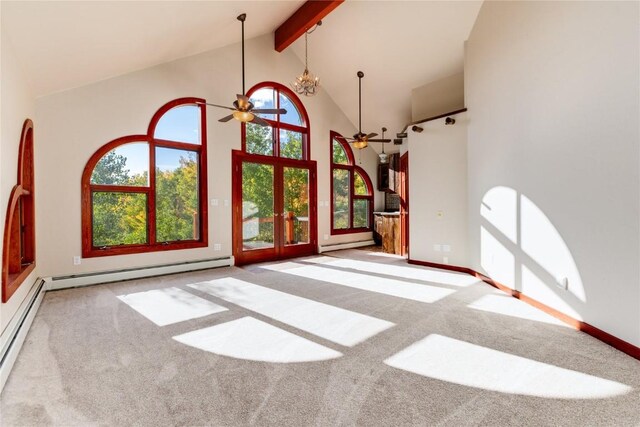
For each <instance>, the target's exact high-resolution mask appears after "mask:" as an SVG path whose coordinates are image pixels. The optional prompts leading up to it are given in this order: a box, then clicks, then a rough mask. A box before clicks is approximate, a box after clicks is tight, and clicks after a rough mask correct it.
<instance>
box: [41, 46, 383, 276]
mask: <svg viewBox="0 0 640 427" xmlns="http://www.w3.org/2000/svg"><path fill="white" fill-rule="evenodd" d="M246 58H247V61H246V62H247V89H249V87H251V86H253V85H254V84H255V83H258V82H261V81H265V80H270V81H276V82H280V83H283V84H285V85H288V83H289V82H290V81H291V80H293V78H294V77H295V76H296V75H298V74H299V73H300V72H301V71H302V70H303V69H304V66H303V64H302V63H301V62H300V61H299V59H298V58H297V57H296V56H295V55H294V54H293V53H292V52H290V51H285V52H284V53H277V52H275V51H274V50H273V41H272V36H271V35H268V36H263V37H260V38H256V39H252V40H249V41H247V44H246ZM240 91H241V69H240V46H239V44H236V45H233V46H228V47H225V48H221V49H217V50H214V51H210V52H206V53H203V54H199V55H196V56H192V57H188V58H184V59H180V60H177V61H174V62H171V63H167V64H162V65H159V66H156V67H153V68H149V69H146V70H142V71H139V72H134V73H130V74H127V75H124V76H120V77H116V78H113V79H109V80H105V81H102V82H98V83H95V84H92V85H88V86H84V87H80V88H77V89H72V90H69V91H65V92H61V93H58V94H54V95H50V96H46V97H43V98H40V99H38V100H37V103H36V111H37V114H38V124H37V126H38V135H39V138H40V140H39V142H40V145H39V147H38V149H37V150H36V161H37V163H38V165H39V168H38V173H37V175H36V183H37V185H38V191H39V197H38V200H37V205H36V206H37V212H36V214H37V217H38V218H39V219H40V221H39V230H38V242H37V249H38V260H39V263H40V262H41V264H40V266H41V272H42V275H47V276H48V275H51V276H57V275H66V274H77V273H82V272H94V271H103V270H110V269H117V268H126V267H136V266H146V265H153V264H162V263H167V262H177V261H183V260H195V259H203V258H209V257H219V256H226V255H231V207H230V206H229V207H225V206H224V204H223V203H220V205H219V206H218V207H214V206H209V244H210V246H209V247H208V248H201V249H189V250H180V251H168V252H160V253H147V254H136V255H123V256H111V257H102V258H90V259H83V260H82V264H81V265H79V266H74V265H72V259H73V256H74V255H80V253H81V229H80V217H81V209H80V178H81V174H82V170H83V168H84V166H85V164H86V161H87V160H88V159H89V157H90V156H91V155H92V154H93V153H94V152H95V151H96V149H98V148H99V147H100V146H102V145H103V144H105V143H107V142H109V141H111V140H112V139H114V138H117V137H120V136H124V135H129V134H141V133H142V134H144V133H145V132H146V129H147V126H148V124H149V120H150V119H151V116H152V115H153V113H154V112H155V111H156V110H157V109H158V108H159V107H160V106H162V105H163V104H164V103H166V102H167V101H170V100H172V99H174V98H178V97H183V96H198V97H202V98H205V99H207V100H208V101H210V102H213V103H217V104H230V103H231V102H232V101H233V100H234V99H235V94H236V93H239V92H240ZM302 102H303V104H304V105H305V107H306V109H307V112H308V113H309V117H310V122H311V158H312V159H313V160H316V161H317V162H318V200H320V201H329V200H330V194H329V192H330V187H329V180H330V171H329V156H330V154H329V146H330V145H329V132H330V130H335V131H338V132H341V133H344V134H346V135H351V134H353V133H354V132H355V128H354V126H353V125H352V124H351V123H350V122H349V120H348V119H347V118H346V116H345V115H344V114H343V113H342V111H341V110H340V109H339V108H338V107H337V106H336V104H335V103H334V102H333V101H332V100H331V98H330V97H329V96H328V95H327V94H326V92H324V91H320V93H319V94H318V95H316V96H315V97H312V98H303V99H302ZM223 115H226V113H225V112H224V110H220V109H215V108H209V109H208V110H207V128H208V154H209V159H208V162H209V163H208V173H209V186H208V187H209V198H210V199H211V198H217V199H220V200H231V150H232V149H240V147H241V142H240V125H239V124H238V123H237V122H235V121H232V122H229V123H219V122H218V121H217V120H218V119H219V118H220V117H222V116H223ZM376 161H377V156H376V155H375V153H374V152H373V150H371V149H366V150H363V153H362V165H361V166H363V167H364V169H365V170H366V171H367V172H368V173H369V175H370V177H371V179H372V180H373V181H374V185H375V180H376ZM377 203H380V202H379V200H377ZM329 211H330V207H329V206H323V207H319V208H318V213H319V215H318V223H319V224H318V238H319V242H318V243H319V244H327V243H337V242H342V241H353V240H362V239H364V238H367V237H370V236H371V233H361V234H360V235H343V236H335V237H331V236H330V237H329V240H326V241H325V240H323V237H324V234H329V235H330V228H329V227H330V219H329V218H330V212H329ZM214 243H221V244H222V251H220V252H214V251H213V244H214Z"/></svg>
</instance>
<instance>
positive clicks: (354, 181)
mask: <svg viewBox="0 0 640 427" xmlns="http://www.w3.org/2000/svg"><path fill="white" fill-rule="evenodd" d="M331 195H332V196H331V234H346V233H360V232H364V231H370V230H371V222H372V217H373V185H372V184H371V179H370V178H369V175H367V173H366V172H365V171H364V169H362V168H361V167H359V166H357V165H356V164H355V160H354V157H353V151H351V147H350V146H349V144H348V143H347V141H346V140H345V139H344V138H343V137H342V135H340V134H339V133H337V132H333V131H332V132H331Z"/></svg>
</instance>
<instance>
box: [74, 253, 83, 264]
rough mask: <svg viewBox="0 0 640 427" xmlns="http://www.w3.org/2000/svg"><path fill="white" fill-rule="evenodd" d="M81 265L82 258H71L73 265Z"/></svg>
mask: <svg viewBox="0 0 640 427" xmlns="http://www.w3.org/2000/svg"><path fill="white" fill-rule="evenodd" d="M81 263H82V258H80V257H79V256H77V255H76V256H74V257H73V265H80V264H81Z"/></svg>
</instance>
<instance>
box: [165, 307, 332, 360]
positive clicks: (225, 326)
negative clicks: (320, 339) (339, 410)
mask: <svg viewBox="0 0 640 427" xmlns="http://www.w3.org/2000/svg"><path fill="white" fill-rule="evenodd" d="M173 339H174V340H176V341H178V342H181V343H182V344H186V345H188V346H191V347H195V348H198V349H200V350H204V351H208V352H210V353H214V354H218V355H221V356H228V357H233V358H236V359H244V360H254V361H259V362H271V363H295V362H314V361H320V360H329V359H335V358H338V357H341V356H342V353H340V352H338V351H335V350H332V349H330V348H327V347H325V346H322V345H320V344H317V343H314V342H312V341H309V340H307V339H305V338H302V337H299V336H297V335H295V334H292V333H290V332H287V331H285V330H282V329H280V328H277V327H275V326H273V325H270V324H268V323H265V322H262V321H260V320H258V319H254V318H253V317H243V318H241V319H237V320H232V321H230V322H226V323H222V324H219V325H215V326H211V327H208V328H204V329H199V330H197V331H193V332H188V333H186V334H182V335H178V336H175V337H173Z"/></svg>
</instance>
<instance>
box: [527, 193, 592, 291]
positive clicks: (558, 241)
mask: <svg viewBox="0 0 640 427" xmlns="http://www.w3.org/2000/svg"><path fill="white" fill-rule="evenodd" d="M520 218H521V226H520V227H521V232H520V235H521V241H522V243H521V244H520V247H521V248H522V250H523V252H524V253H525V254H527V255H528V256H530V257H531V258H532V259H533V260H534V261H535V262H536V263H538V265H540V267H542V268H544V269H545V270H546V271H547V272H548V273H549V274H550V275H551V276H553V278H554V279H555V280H556V282H561V281H562V278H564V277H566V278H568V280H569V289H568V290H569V292H570V293H571V294H573V295H575V296H576V297H577V298H578V299H579V300H580V301H583V302H584V301H586V296H585V292H584V287H583V285H582V278H581V277H580V273H579V272H578V267H577V266H576V263H575V261H574V260H573V257H572V256H571V252H570V251H569V248H568V247H567V245H566V244H565V242H564V240H563V239H562V237H561V236H560V233H558V230H556V228H555V227H554V226H553V224H551V221H550V220H549V218H547V216H546V215H545V214H544V213H543V212H542V211H541V210H540V209H539V208H538V207H537V206H536V205H535V204H534V203H533V202H532V201H531V200H529V199H528V198H527V197H526V196H524V195H521V196H520Z"/></svg>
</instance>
